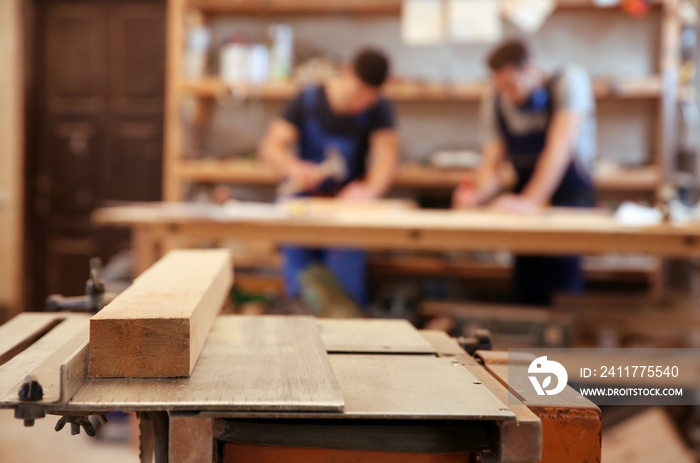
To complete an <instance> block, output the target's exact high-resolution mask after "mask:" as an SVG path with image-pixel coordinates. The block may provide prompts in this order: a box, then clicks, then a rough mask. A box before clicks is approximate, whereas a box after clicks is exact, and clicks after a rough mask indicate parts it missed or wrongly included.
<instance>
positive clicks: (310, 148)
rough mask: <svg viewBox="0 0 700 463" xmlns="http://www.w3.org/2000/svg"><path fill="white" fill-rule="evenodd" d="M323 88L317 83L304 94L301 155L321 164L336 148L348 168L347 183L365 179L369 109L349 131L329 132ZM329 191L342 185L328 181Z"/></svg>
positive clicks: (355, 121) (353, 120)
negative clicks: (322, 110)
mask: <svg viewBox="0 0 700 463" xmlns="http://www.w3.org/2000/svg"><path fill="white" fill-rule="evenodd" d="M322 91H323V87H321V86H314V87H308V88H306V89H304V90H303V92H302V94H301V98H302V107H303V109H304V124H303V127H302V128H301V134H300V143H299V154H300V157H301V158H302V159H304V160H307V161H311V162H316V163H320V162H323V161H324V160H325V158H326V150H327V149H329V148H335V149H336V150H337V151H338V152H340V154H341V155H342V156H343V158H344V159H345V161H346V163H347V167H348V178H347V179H346V182H343V183H347V182H349V181H352V180H356V179H358V178H361V177H363V176H364V174H365V169H366V153H364V152H360V151H361V146H362V143H361V142H362V137H366V136H367V126H368V124H369V112H368V111H365V112H364V113H362V114H359V115H357V116H355V118H354V119H352V122H353V124H352V126H351V130H350V131H349V133H346V134H336V133H332V132H328V131H327V129H326V128H325V127H324V124H323V120H322V114H321V113H320V111H319V104H318V102H319V99H320V98H321V92H322ZM325 183H326V184H325V185H324V188H322V189H323V190H324V192H325V193H330V192H332V191H333V190H337V189H338V187H339V186H342V185H337V184H336V185H335V186H333V185H332V184H333V183H334V182H325Z"/></svg>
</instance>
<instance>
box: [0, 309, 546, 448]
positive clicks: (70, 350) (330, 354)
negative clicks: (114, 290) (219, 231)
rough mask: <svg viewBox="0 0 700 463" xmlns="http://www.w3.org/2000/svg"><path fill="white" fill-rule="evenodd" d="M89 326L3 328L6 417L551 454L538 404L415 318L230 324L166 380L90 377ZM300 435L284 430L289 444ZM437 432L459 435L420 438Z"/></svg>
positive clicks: (41, 323) (219, 326) (40, 317)
mask: <svg viewBox="0 0 700 463" xmlns="http://www.w3.org/2000/svg"><path fill="white" fill-rule="evenodd" d="M88 322H89V316H87V315H72V314H48V313H47V314H39V313H26V314H22V315H20V316H18V317H16V318H15V319H13V320H11V321H9V322H8V323H6V324H5V325H3V326H1V327H0V408H15V410H16V412H17V410H20V413H19V414H20V415H22V412H21V410H23V409H25V408H29V409H31V408H32V407H34V408H35V409H36V408H38V409H40V410H41V411H44V412H46V413H48V414H57V415H64V416H71V415H77V416H84V415H89V414H97V413H105V412H109V411H116V410H121V411H137V412H166V413H167V414H169V415H170V416H171V417H177V416H193V414H194V415H196V416H200V417H207V418H210V419H220V420H223V421H222V423H229V424H228V425H225V426H223V427H221V426H219V428H218V431H216V432H215V433H214V434H216V433H217V432H218V435H219V438H223V439H227V436H228V438H231V436H232V435H233V434H235V436H233V437H234V440H235V439H244V440H245V439H250V438H252V437H245V436H246V435H247V434H246V433H248V435H249V436H254V438H255V439H259V434H260V433H259V429H258V428H257V426H263V425H264V426H266V429H268V430H272V431H270V432H269V433H268V434H269V435H270V436H274V435H275V432H274V429H275V427H274V426H275V425H277V424H283V423H287V424H289V423H296V424H295V426H294V427H293V428H294V429H297V430H299V431H300V432H302V433H305V436H303V437H299V436H297V440H299V439H301V441H305V440H308V441H309V443H308V445H314V441H318V439H319V438H320V437H319V436H321V435H322V434H323V433H322V432H318V435H317V436H314V435H313V434H316V432H317V431H314V429H316V430H318V429H319V426H320V427H327V426H346V428H344V429H345V430H344V431H343V433H342V435H348V436H350V438H352V439H354V440H352V443H353V444H352V445H354V443H357V442H359V441H363V439H364V440H367V436H370V435H372V433H374V434H375V435H377V436H378V435H382V433H383V432H389V434H387V435H395V433H396V432H400V433H405V432H408V436H409V437H410V435H411V432H413V433H414V437H413V438H412V439H410V438H409V439H408V440H406V441H405V442H398V441H397V440H396V439H387V442H385V443H374V444H372V445H371V447H372V448H375V447H382V446H386V449H388V450H394V451H408V452H411V451H425V450H431V451H441V450H444V451H465V450H469V451H471V450H475V451H478V450H484V449H486V448H488V449H489V450H488V452H490V454H491V456H492V458H491V459H489V460H488V461H516V460H517V461H538V460H539V457H540V455H541V451H542V433H541V425H540V420H539V419H538V418H537V417H536V416H535V415H534V414H532V413H530V412H529V411H528V410H527V407H525V406H524V405H522V404H519V405H513V403H512V402H511V401H509V400H508V393H507V389H505V388H504V387H503V385H502V384H500V383H499V382H498V381H497V380H495V379H494V378H493V376H491V375H490V374H489V373H488V372H487V371H486V369H485V368H484V366H482V365H480V364H478V363H477V362H476V361H475V360H474V358H473V357H471V356H469V355H467V354H466V353H465V352H464V351H462V350H461V349H460V348H459V346H458V345H457V344H456V342H454V341H453V340H451V339H450V338H448V337H447V336H446V335H444V333H438V332H420V331H417V330H415V329H414V328H413V326H411V325H410V324H409V323H408V322H406V321H402V320H322V319H314V318H312V317H297V316H236V315H229V316H219V317H218V319H217V320H216V322H215V323H214V326H213V328H212V330H211V332H210V334H209V336H208V338H207V341H206V344H205V347H204V349H203V350H202V353H201V355H200V358H199V360H198V361H197V364H196V366H195V369H194V371H193V373H192V375H191V376H190V377H188V378H166V379H152V378H151V379H149V378H131V379H127V378H117V379H108V378H88V376H87V362H88V355H87V353H88V348H89V346H88ZM27 375H32V376H33V377H34V378H36V380H37V381H38V382H39V383H40V384H41V385H42V387H43V392H44V394H43V398H42V399H41V400H38V401H32V402H27V401H21V400H19V398H18V389H19V388H20V386H21V384H22V383H23V381H24V379H25V377H27ZM506 402H509V403H510V405H506ZM171 422H172V418H171ZM232 423H233V425H232ZM18 424H19V423H18ZM407 425H408V426H407ZM417 425H420V426H422V427H418V428H416V427H415V426H417ZM171 426H172V425H171ZM304 426H307V427H304ZM347 426H349V427H350V428H347ZM402 426H403V427H402ZM411 426H413V428H411ZM289 429H291V428H290V427H285V428H284V431H279V432H281V434H283V435H285V436H288V435H289ZM349 429H352V431H349ZM411 429H413V431H410V430H411ZM426 429H430V431H428V432H427V434H431V433H434V432H436V431H435V430H444V431H445V432H446V433H447V434H449V433H450V432H452V433H453V436H452V438H451V440H450V439H448V441H449V442H447V441H445V439H444V436H443V437H439V438H438V437H436V439H432V440H431V441H430V442H428V443H425V442H420V441H421V439H422V437H420V436H424V435H426ZM232 430H235V432H233V431H232ZM358 430H359V431H358ZM421 430H422V431H421ZM409 431H410V432H409ZM353 432H355V434H353ZM357 432H359V433H360V434H357ZM440 432H442V431H440ZM416 433H418V434H416ZM443 434H444V433H443ZM337 435H338V434H337V433H336V434H334V436H337ZM416 435H419V437H418V438H416V437H415V436H416ZM436 435H437V434H436ZM467 435H468V436H467ZM353 436H354V437H353ZM362 436H365V437H362ZM455 436H458V437H455ZM469 436H471V438H469ZM215 437H216V436H215ZM271 438H273V437H271ZM285 439H288V437H286V438H285ZM285 439H282V441H284V440H285ZM333 439H336V440H337V437H333ZM358 439H359V440H358ZM273 440H274V439H273ZM389 440H391V441H392V442H389ZM404 440H405V439H404ZM457 440H458V441H460V442H457V443H456V441H457ZM485 441H488V442H485ZM334 445H351V444H348V443H347V442H346V443H345V444H339V443H336V444H334ZM362 445H364V444H360V447H362ZM366 445H370V444H366ZM441 445H444V446H445V448H444V449H441V448H440V446H441ZM171 450H172V449H171ZM378 450H384V448H379V449H378ZM488 452H487V453H488ZM482 457H483V455H482ZM486 460H487V459H484V461H486ZM162 461H167V460H162Z"/></svg>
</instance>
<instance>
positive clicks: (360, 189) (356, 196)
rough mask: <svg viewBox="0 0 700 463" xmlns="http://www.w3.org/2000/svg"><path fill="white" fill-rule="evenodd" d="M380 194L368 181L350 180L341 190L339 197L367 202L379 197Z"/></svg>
mask: <svg viewBox="0 0 700 463" xmlns="http://www.w3.org/2000/svg"><path fill="white" fill-rule="evenodd" d="M378 197H379V195H378V194H377V193H376V192H375V191H374V189H372V188H371V187H370V186H369V185H368V184H367V183H366V182H360V181H354V182H350V183H348V184H347V185H345V187H344V188H343V189H342V190H340V193H338V196H337V198H338V199H342V200H346V201H357V202H367V201H373V200H375V199H377V198H378Z"/></svg>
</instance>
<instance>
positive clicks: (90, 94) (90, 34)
mask: <svg viewBox="0 0 700 463" xmlns="http://www.w3.org/2000/svg"><path fill="white" fill-rule="evenodd" d="M104 13H105V12H104V10H103V9H101V8H100V7H99V6H98V5H94V4H86V3H66V4H54V5H50V6H48V8H47V14H46V39H45V40H46V54H45V59H46V61H45V65H46V80H47V82H46V83H47V87H46V88H47V93H48V95H47V98H48V106H49V109H50V110H51V111H57V112H69V111H70V112H91V113H95V112H98V111H100V110H102V109H103V108H104V106H105V93H106V92H105V89H106V85H105V84H106V79H105V78H106V69H107V54H106V53H105V50H104V49H103V46H102V44H103V43H104V42H105V37H106V21H105V17H106V15H105V14H104Z"/></svg>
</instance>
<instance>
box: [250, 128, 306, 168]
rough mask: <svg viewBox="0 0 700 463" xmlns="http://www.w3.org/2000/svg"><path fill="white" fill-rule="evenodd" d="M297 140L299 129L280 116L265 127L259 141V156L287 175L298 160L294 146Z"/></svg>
mask: <svg viewBox="0 0 700 463" xmlns="http://www.w3.org/2000/svg"><path fill="white" fill-rule="evenodd" d="M298 140H299V131H298V130H297V128H296V127H295V126H294V124H291V123H289V122H287V121H285V120H284V119H282V118H276V119H274V120H273V121H272V123H271V124H270V127H269V128H268V129H267V133H266V134H265V137H264V138H263V140H262V142H261V143H260V157H261V158H262V159H263V160H264V161H265V162H267V163H268V164H270V165H271V166H272V167H274V168H275V169H277V170H279V171H280V173H282V174H283V175H289V174H290V172H291V170H292V169H293V167H294V166H295V165H296V164H297V163H298V162H299V158H298V157H297V155H296V154H295V153H294V146H295V145H296V143H297V141H298Z"/></svg>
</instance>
